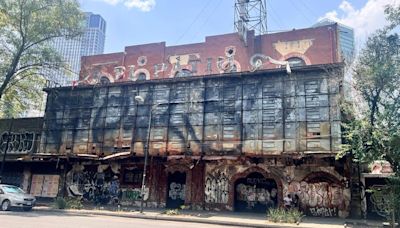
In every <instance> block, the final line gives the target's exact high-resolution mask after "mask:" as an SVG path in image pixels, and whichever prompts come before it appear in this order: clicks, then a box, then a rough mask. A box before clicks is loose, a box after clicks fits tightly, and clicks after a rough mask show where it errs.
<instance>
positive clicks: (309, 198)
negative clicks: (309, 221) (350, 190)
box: [288, 181, 349, 217]
mask: <svg viewBox="0 0 400 228" xmlns="http://www.w3.org/2000/svg"><path fill="white" fill-rule="evenodd" d="M288 194H294V195H297V196H298V197H299V200H300V207H301V208H302V209H303V210H305V211H307V212H309V214H311V215H313V216H324V217H337V216H340V215H341V214H342V213H344V211H345V210H346V208H347V206H348V205H347V203H346V202H348V200H346V199H347V198H349V196H348V194H347V193H346V192H345V190H344V189H343V187H342V186H340V185H338V184H335V183H328V182H316V183H307V182H305V181H301V182H297V181H294V182H292V183H290V185H289V187H288Z"/></svg>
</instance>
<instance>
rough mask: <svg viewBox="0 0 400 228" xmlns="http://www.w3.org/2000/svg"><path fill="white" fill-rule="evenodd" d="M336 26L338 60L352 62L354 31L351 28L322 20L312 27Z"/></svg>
mask: <svg viewBox="0 0 400 228" xmlns="http://www.w3.org/2000/svg"><path fill="white" fill-rule="evenodd" d="M331 24H337V30H338V31H337V34H338V46H339V50H340V51H339V55H340V59H341V60H342V61H345V62H352V61H353V59H354V54H355V53H354V48H355V45H354V30H353V28H351V27H349V26H346V25H344V24H341V23H337V22H335V21H332V20H329V19H324V20H322V21H320V22H318V23H316V24H314V25H313V27H319V26H325V25H331Z"/></svg>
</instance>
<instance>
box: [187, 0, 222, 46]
mask: <svg viewBox="0 0 400 228" xmlns="http://www.w3.org/2000/svg"><path fill="white" fill-rule="evenodd" d="M221 3H222V0H219V1H218V2H217V4H216V5H215V7H214V9H212V10H211V11H210V14H209V15H208V16H207V19H206V20H205V21H204V23H203V24H202V25H201V26H199V27H198V29H197V32H196V33H195V35H194V36H193V37H192V39H191V41H193V40H194V39H195V38H196V37H197V36H198V35H199V34H200V31H201V29H202V28H203V27H204V25H206V24H207V23H208V21H209V20H210V19H211V16H212V15H213V14H214V13H215V11H216V10H217V8H218V7H219V5H221Z"/></svg>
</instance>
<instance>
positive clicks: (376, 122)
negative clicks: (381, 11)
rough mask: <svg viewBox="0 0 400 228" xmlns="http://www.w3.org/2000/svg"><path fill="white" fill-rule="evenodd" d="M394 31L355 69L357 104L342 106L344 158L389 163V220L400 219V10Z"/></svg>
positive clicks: (394, 9) (389, 11) (374, 38)
mask: <svg viewBox="0 0 400 228" xmlns="http://www.w3.org/2000/svg"><path fill="white" fill-rule="evenodd" d="M385 13H386V16H387V19H388V21H389V22H390V23H389V25H388V26H386V27H384V28H382V29H380V30H378V31H376V32H375V33H374V34H373V35H371V36H370V37H369V38H368V41H367V43H366V45H365V47H364V49H363V50H362V51H361V52H360V55H359V58H358V59H357V62H356V64H355V67H354V73H353V79H354V88H355V92H356V94H357V95H358V96H359V97H360V98H361V99H358V100H357V102H358V103H355V104H348V103H347V104H345V105H343V106H342V108H343V111H344V113H345V114H347V115H346V117H347V118H346V119H345V121H344V128H345V133H344V138H345V141H346V143H347V144H346V145H345V147H344V150H343V152H344V153H342V154H341V155H343V154H345V153H348V152H351V153H352V154H353V156H354V158H355V159H356V160H358V161H359V162H362V163H370V162H372V161H374V160H387V161H389V162H390V164H391V165H392V168H393V170H394V172H395V175H394V176H392V177H391V178H389V181H388V188H387V189H386V190H387V191H388V192H389V193H387V197H389V198H390V202H392V203H391V204H390V205H387V206H388V210H387V212H386V213H387V214H386V215H387V217H388V218H390V220H391V221H392V224H394V220H395V215H396V216H397V219H399V218H400V217H399V216H400V211H399V210H400V208H399V207H400V192H399V191H400V185H399V184H400V38H399V35H398V34H397V33H396V31H398V30H397V29H398V27H399V25H400V5H399V6H387V7H386V9H385Z"/></svg>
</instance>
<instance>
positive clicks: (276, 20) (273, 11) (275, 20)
mask: <svg viewBox="0 0 400 228" xmlns="http://www.w3.org/2000/svg"><path fill="white" fill-rule="evenodd" d="M268 3H269V1H267V4H268ZM268 8H271V10H268ZM267 11H268V12H271V13H270V14H269V15H271V18H272V20H273V21H274V22H275V23H276V24H278V25H279V26H280V27H281V28H282V27H287V25H286V24H285V23H284V22H283V21H282V20H280V18H279V16H278V15H277V14H275V10H274V8H273V7H272V3H270V4H269V5H267ZM281 22H282V23H283V24H282V23H281Z"/></svg>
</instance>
